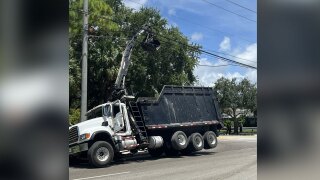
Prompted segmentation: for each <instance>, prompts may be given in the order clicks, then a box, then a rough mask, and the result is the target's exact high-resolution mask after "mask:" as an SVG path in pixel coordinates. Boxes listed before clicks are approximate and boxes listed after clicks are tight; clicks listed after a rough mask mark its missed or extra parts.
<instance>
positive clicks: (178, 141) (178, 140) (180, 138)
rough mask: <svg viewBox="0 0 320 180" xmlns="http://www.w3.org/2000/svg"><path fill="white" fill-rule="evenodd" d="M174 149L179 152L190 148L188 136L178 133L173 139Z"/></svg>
mask: <svg viewBox="0 0 320 180" xmlns="http://www.w3.org/2000/svg"><path fill="white" fill-rule="evenodd" d="M171 145H172V148H173V149H175V150H177V151H179V150H182V149H185V148H186V147H187V146H188V138H187V135H186V134H185V133H184V132H182V131H176V132H175V133H174V134H173V135H172V137H171Z"/></svg>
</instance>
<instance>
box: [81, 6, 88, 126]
mask: <svg viewBox="0 0 320 180" xmlns="http://www.w3.org/2000/svg"><path fill="white" fill-rule="evenodd" d="M88 1H89V0H83V42H82V78H81V121H85V120H86V119H87V117H86V116H85V114H86V112H87V86H88V85H87V82H88V19H89V12H88V9H89V8H88V6H89V5H88Z"/></svg>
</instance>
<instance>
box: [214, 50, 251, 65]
mask: <svg viewBox="0 0 320 180" xmlns="http://www.w3.org/2000/svg"><path fill="white" fill-rule="evenodd" d="M209 51H211V52H214V53H219V54H224V55H227V56H230V57H234V58H237V59H240V60H243V61H248V62H253V63H257V62H256V61H252V60H249V59H244V58H241V57H238V56H235V55H232V54H229V53H224V52H219V51H214V50H209Z"/></svg>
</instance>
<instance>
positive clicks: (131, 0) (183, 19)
mask: <svg viewBox="0 0 320 180" xmlns="http://www.w3.org/2000/svg"><path fill="white" fill-rule="evenodd" d="M127 1H130V2H133V3H136V4H139V5H141V6H144V5H143V4H141V3H138V2H135V1H133V0H127ZM132 9H134V10H138V9H135V8H132ZM172 16H174V17H176V18H178V19H181V20H182V21H185V22H187V23H189V24H193V25H197V26H200V27H202V28H205V29H208V30H210V31H215V32H219V33H221V34H228V35H229V36H232V37H236V38H239V39H241V40H243V41H246V42H249V43H254V42H253V41H250V40H248V39H246V38H242V37H240V36H237V35H234V34H232V33H228V32H225V31H222V30H219V29H216V28H211V27H208V26H205V25H202V24H199V23H196V22H192V21H190V20H188V19H185V18H183V17H180V16H177V15H176V14H173V15H172Z"/></svg>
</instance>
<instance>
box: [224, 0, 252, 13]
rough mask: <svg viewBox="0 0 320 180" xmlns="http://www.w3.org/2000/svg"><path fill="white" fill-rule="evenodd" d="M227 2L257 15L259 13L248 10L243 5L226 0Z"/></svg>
mask: <svg viewBox="0 0 320 180" xmlns="http://www.w3.org/2000/svg"><path fill="white" fill-rule="evenodd" d="M225 1H227V2H229V3H231V4H234V5H236V6H239V7H241V8H243V9H246V10H248V11H251V12H253V13H256V14H257V11H254V10H252V9H250V8H247V7H245V6H243V5H241V4H238V3H235V2H234V1H230V0H225Z"/></svg>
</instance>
